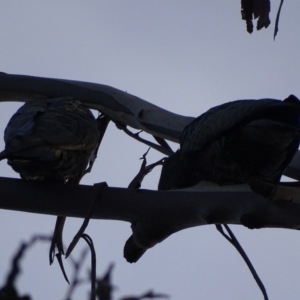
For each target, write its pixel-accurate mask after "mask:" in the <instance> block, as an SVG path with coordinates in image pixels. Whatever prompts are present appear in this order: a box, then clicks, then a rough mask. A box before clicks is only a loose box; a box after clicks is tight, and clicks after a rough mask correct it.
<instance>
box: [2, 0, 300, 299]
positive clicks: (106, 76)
mask: <svg viewBox="0 0 300 300" xmlns="http://www.w3.org/2000/svg"><path fill="white" fill-rule="evenodd" d="M271 2H272V3H271V4H272V12H271V21H272V24H271V25H270V28H269V29H267V30H262V31H260V32H256V31H255V32H254V33H253V34H252V35H249V34H248V33H247V32H246V25H245V24H244V22H243V21H242V20H241V17H240V1H227V2H226V3H225V2H224V1H221V0H216V1H200V0H197V1H196V0H189V1H183V0H180V1H179V0H163V1H162V0H160V1H158V0H143V1H136V0H135V1H133V0H123V1H114V0H109V1H108V0H107V1H101V0H98V1H88V2H87V1H51V2H50V1H49V2H46V1H37V0H36V1H33V0H28V1H14V0H10V1H5V2H4V1H3V2H1V4H0V41H1V48H0V71H3V72H7V73H12V74H26V75H35V76H44V77H56V78H66V79H74V80H82V81H90V82H96V83H102V84H107V85H110V86H113V87H116V88H119V89H121V90H126V91H127V92H129V93H131V94H134V95H137V96H139V97H141V98H143V99H145V100H147V101H150V102H152V103H154V104H156V105H158V106H161V107H163V108H166V109H168V110H171V111H173V112H176V113H179V114H184V115H190V116H197V115H199V114H201V113H202V112H204V111H205V110H207V109H208V108H210V107H212V106H215V105H217V104H221V103H224V102H227V101H231V100H236V99H246V98H264V97H269V98H277V99H282V98H285V97H286V96H288V95H289V94H291V93H294V94H295V95H297V96H298V97H299V96H300V87H299V69H300V68H299V67H300V60H299V46H300V36H299V33H298V31H299V30H298V29H299V28H300V26H299V25H300V21H299V17H298V14H299V11H300V2H299V1H296V0H290V1H286V2H285V3H284V6H283V10H282V14H281V20H280V31H279V34H278V37H277V39H276V42H274V41H273V28H274V21H275V15H276V11H277V8H278V5H279V0H276V1H271ZM18 106H19V104H16V103H14V104H11V103H9V104H3V103H1V111H0V117H1V118H0V126H1V127H0V128H2V130H4V128H5V126H6V123H7V121H8V120H9V118H10V116H11V115H12V114H13V113H14V111H15V110H16V109H17V107H18ZM0 142H1V143H0V148H3V141H2V139H1V141H0ZM146 150H147V147H146V146H144V145H142V144H139V143H138V142H136V141H134V140H132V139H130V138H129V137H127V136H125V135H124V134H123V133H121V132H120V131H118V130H117V129H116V128H115V126H114V125H112V124H111V125H110V126H109V130H108V132H107V134H106V136H105V139H104V142H103V145H102V146H101V149H100V151H99V156H98V160H97V163H96V165H95V167H94V170H93V172H92V174H90V175H88V176H86V178H85V179H84V181H83V183H85V184H93V183H95V182H101V181H106V182H107V183H108V184H109V185H110V186H119V187H125V186H127V185H128V183H129V182H130V180H131V179H132V178H133V176H134V175H135V174H136V172H137V171H138V169H139V166H140V160H139V158H140V157H141V155H142V154H143V153H144V152H145V151H146ZM161 157H162V155H161V154H159V153H156V152H155V151H154V150H151V151H150V154H149V156H148V160H149V162H153V161H155V160H157V159H159V158H161ZM0 176H7V177H18V176H17V174H15V173H14V172H13V171H12V170H11V169H10V168H9V167H8V166H7V165H6V162H5V161H3V162H1V163H0ZM158 177H159V169H157V170H155V171H154V172H153V174H150V176H149V177H147V178H146V180H145V182H144V185H143V188H148V189H155V188H156V186H157V182H158ZM37 196H38V195H37ZM41 201H42V199H41ZM0 218H1V226H0V236H1V238H2V241H1V245H0V249H1V255H0V283H2V282H3V279H4V276H5V275H6V272H7V270H8V267H9V266H8V262H9V260H10V258H11V256H12V254H13V253H14V251H15V250H16V247H17V246H18V245H19V243H20V242H21V241H22V240H24V239H25V240H28V239H29V237H30V236H31V235H32V234H35V233H44V234H50V233H52V231H53V226H54V222H55V218H54V217H50V216H43V215H34V214H27V213H19V212H10V211H0ZM80 224H81V220H78V219H70V218H69V219H68V220H67V223H66V227H65V241H66V243H69V241H70V240H71V239H72V237H73V235H74V233H75V232H76V231H77V229H78V227H79V226H80ZM232 229H233V230H234V232H235V233H236V235H237V237H238V239H239V240H240V242H241V244H242V245H243V246H244V248H245V250H246V252H247V253H248V255H249V257H250V258H251V260H252V262H253V264H254V266H255V267H256V269H257V271H258V273H259V275H260V276H261V279H262V280H263V282H264V284H265V287H266V289H267V291H268V293H269V297H270V299H272V300H281V299H290V300H293V299H295V300H296V299H299V294H300V284H299V281H300V279H299V274H298V273H299V272H298V270H299V266H300V257H299V249H300V234H299V232H296V231H291V230H279V229H272V230H271V229H264V230H254V231H251V230H248V229H246V228H243V227H241V226H232ZM87 233H89V234H90V235H91V236H92V238H93V240H94V243H95V247H96V251H97V255H98V274H102V273H103V272H104V270H105V269H106V267H107V266H108V264H109V263H110V262H112V261H114V262H115V263H116V268H115V270H114V273H113V279H114V282H115V284H116V285H117V286H118V289H117V291H116V296H120V295H125V294H131V293H137V294H138V293H141V292H144V291H146V290H147V289H149V288H154V289H155V290H156V291H158V292H164V293H167V294H170V295H171V296H172V298H171V299H173V300H186V299H191V300H193V299H230V300H235V299H236V300H237V299H245V300H252V299H262V295H261V294H260V291H259V289H258V287H257V286H256V285H255V282H254V280H253V278H252V277H251V274H250V272H249V271H248V269H247V268H246V266H245V264H244V262H243V261H242V260H241V258H240V256H239V255H238V254H237V252H236V251H235V249H234V248H233V247H232V246H231V245H229V244H228V242H226V241H225V239H224V238H223V237H221V235H220V234H219V233H217V231H216V230H215V228H214V226H205V227H204V226H203V227H197V228H193V229H188V230H185V231H182V232H179V233H176V234H175V235H173V236H171V237H170V238H168V239H167V240H166V241H164V242H163V243H161V244H159V245H157V246H156V247H155V248H153V249H151V250H150V251H148V252H147V253H146V255H145V256H144V257H143V258H142V259H141V260H140V261H139V262H138V263H137V264H134V265H131V264H128V263H127V262H126V261H125V260H124V259H123V255H122V251H123V245H124V243H125V241H126V239H127V238H128V237H129V235H130V233H131V231H130V226H129V224H127V223H123V222H116V221H92V222H91V223H90V225H89V228H88V230H87ZM83 245H84V244H83V243H81V244H80V245H79V246H78V247H77V248H76V249H75V251H74V254H75V255H78V254H79V253H80V251H81V249H82V247H83ZM48 249H49V246H48V245H39V246H37V247H35V248H34V249H33V250H32V251H30V252H29V253H28V255H27V256H26V260H25V261H24V272H23V275H22V277H21V278H20V280H19V284H18V287H19V289H20V290H21V291H22V292H23V293H30V294H31V295H32V297H33V299H35V300H38V299H43V300H50V299H51V300H53V299H63V297H64V292H65V290H66V288H67V285H66V283H65V282H64V280H63V278H62V275H61V273H60V270H59V267H58V266H57V264H55V265H54V266H51V267H49V264H48ZM67 266H68V264H67ZM87 267H88V265H87ZM88 288H89V286H83V287H82V288H80V289H79V290H78V292H77V293H76V294H75V297H74V299H75V300H77V299H86V294H87V291H88Z"/></svg>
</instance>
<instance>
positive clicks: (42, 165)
mask: <svg viewBox="0 0 300 300" xmlns="http://www.w3.org/2000/svg"><path fill="white" fill-rule="evenodd" d="M299 114H300V102H299V100H298V99H297V98H296V97H295V96H292V95H291V96H289V97H288V98H287V99H285V100H284V101H279V100H270V99H262V100H240V101H234V102H229V103H225V104H223V105H220V106H217V107H214V108H212V109H210V110H208V111H207V112H206V113H204V114H202V115H201V116H199V117H198V118H196V119H195V120H194V121H193V122H191V123H190V124H189V125H188V126H186V128H185V129H184V130H183V132H182V134H181V138H180V149H179V150H178V151H177V152H176V153H175V154H173V155H171V156H170V157H169V158H167V159H166V160H165V162H164V165H163V168H162V172H161V177H160V181H159V186H158V188H159V190H170V189H182V188H187V187H191V186H193V185H196V184H197V183H198V182H200V181H211V182H214V183H217V184H219V185H227V184H239V183H249V182H251V181H253V180H256V181H261V182H266V183H275V184H276V183H278V182H279V181H280V178H281V175H282V174H283V172H284V170H285V168H286V167H287V165H288V164H289V163H290V161H291V160H292V158H293V156H294V154H295V152H296V151H297V149H298V146H299ZM100 135H101V134H100V133H99V130H98V127H97V122H96V120H95V118H94V117H93V115H92V113H91V112H90V110H89V109H87V108H86V107H85V106H83V105H82V104H81V103H80V102H79V101H76V100H74V99H72V98H61V99H52V100H51V99H50V100H49V99H40V100H34V101H30V102H28V103H26V104H25V105H24V106H22V107H21V108H20V109H19V110H18V111H17V112H16V113H15V115H14V116H13V117H12V118H11V120H10V121H9V123H8V125H7V128H6V129H5V133H4V139H5V144H6V146H5V150H4V151H3V152H1V153H0V159H3V158H7V159H8V164H9V165H10V166H11V167H12V168H13V169H14V170H15V171H16V172H18V173H19V174H20V175H21V177H22V178H23V179H29V180H31V179H33V180H43V181H52V182H61V183H66V184H69V183H71V184H72V183H73V184H74V183H79V181H80V179H81V178H82V176H83V175H84V174H85V172H86V169H87V168H88V165H89V164H92V163H93V161H94V159H95V156H96V151H97V148H98V146H99V139H100ZM64 220H65V218H64V217H58V219H57V224H56V228H55V232H54V238H53V243H52V246H51V252H50V254H51V256H50V261H53V254H54V248H55V246H57V248H58V251H59V252H60V253H63V247H62V240H61V232H62V227H63V224H64ZM145 234H146V233H145ZM146 250H147V249H144V248H142V247H140V246H139V245H137V244H136V243H135V240H134V238H133V236H131V237H130V238H129V240H128V241H127V242H126V245H125V248H124V256H125V258H126V259H127V260H128V261H129V262H136V261H137V260H138V259H139V258H140V257H141V256H142V255H143V253H144V252H145V251H146Z"/></svg>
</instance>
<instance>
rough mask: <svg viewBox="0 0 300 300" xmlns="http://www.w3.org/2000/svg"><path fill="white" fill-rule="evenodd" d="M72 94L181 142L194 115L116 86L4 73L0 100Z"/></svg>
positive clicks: (119, 119) (115, 117) (0, 79)
mask: <svg viewBox="0 0 300 300" xmlns="http://www.w3.org/2000/svg"><path fill="white" fill-rule="evenodd" d="M63 96H71V97H74V98H76V99H78V100H80V101H81V102H83V103H84V104H85V105H86V106H88V107H89V108H91V109H96V110H98V111H100V112H102V113H104V114H105V115H107V116H108V117H109V118H110V119H112V120H113V121H114V122H117V123H121V124H125V125H129V126H131V127H133V128H136V129H140V130H143V131H145V132H148V133H150V134H153V135H155V136H159V137H161V138H165V139H168V140H171V141H174V142H178V140H179V136H180V133H181V131H182V129H183V128H184V127H185V126H186V125H187V124H189V123H190V122H191V121H192V120H193V119H194V118H192V117H185V116H181V115H177V114H174V113H172V112H169V111H167V110H165V109H162V108H160V107H158V106H156V105H153V104H151V103H149V102H147V101H145V100H143V99H141V98H138V97H136V96H133V95H131V94H129V93H126V92H123V91H121V90H118V89H116V88H113V87H110V86H107V85H103V84H96V83H90V82H82V81H75V80H65V79H51V78H43V77H34V76H25V75H9V74H5V73H0V101H22V102H23V101H24V102H26V101H30V100H32V99H37V98H45V97H46V98H50V97H51V98H54V97H63Z"/></svg>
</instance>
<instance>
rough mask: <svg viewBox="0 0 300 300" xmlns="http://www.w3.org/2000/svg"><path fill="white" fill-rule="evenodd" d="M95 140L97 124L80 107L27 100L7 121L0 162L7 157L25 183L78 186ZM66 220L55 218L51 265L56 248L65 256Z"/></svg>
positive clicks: (71, 102) (67, 102)
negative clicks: (26, 181)
mask: <svg viewBox="0 0 300 300" xmlns="http://www.w3.org/2000/svg"><path fill="white" fill-rule="evenodd" d="M99 136H100V133H99V130H98V124H97V121H96V119H95V118H94V116H93V114H92V112H91V111H90V110H89V109H88V108H87V107H85V106H84V105H83V104H82V103H81V102H79V101H77V100H74V99H73V98H70V97H64V98H58V99H38V100H32V101H29V102H27V103H26V104H24V105H23V106H22V107H21V108H20V109H19V110H18V111H17V112H16V113H15V114H14V115H13V116H12V118H11V119H10V121H9V123H8V125H7V127H6V129H5V132H4V140H5V150H4V151H2V152H1V153H0V159H4V158H7V161H8V164H9V165H10V166H11V167H12V168H13V169H14V171H16V172H17V173H19V174H20V176H21V178H23V179H26V180H39V181H46V182H60V183H63V184H78V183H79V181H80V180H81V178H82V177H83V176H84V174H85V173H86V171H87V168H88V166H89V165H91V164H93V162H94V159H95V157H96V152H97V148H98V146H99ZM39 196H40V195H39ZM41 201H42V199H41ZM65 219H66V218H65V217H58V218H57V222H56V226H55V230H54V236H53V242H52V245H51V249H50V263H52V262H53V259H54V254H55V248H56V247H57V249H58V252H59V253H61V254H63V253H64V249H63V243H62V230H63V226H64V222H65Z"/></svg>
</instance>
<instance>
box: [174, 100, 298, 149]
mask: <svg viewBox="0 0 300 300" xmlns="http://www.w3.org/2000/svg"><path fill="white" fill-rule="evenodd" d="M286 100H288V101H281V100H273V99H260V100H237V101H232V102H228V103H225V104H222V105H219V106H216V107H213V108H211V109H210V110H208V111H207V112H205V113H204V114H202V115H200V116H199V117H198V118H196V119H195V120H193V121H192V122H191V123H190V124H189V125H187V126H186V127H185V128H184V130H183V132H182V134H181V136H180V147H181V151H183V152H189V151H192V152H194V151H199V150H201V149H202V147H203V146H205V145H207V144H209V143H211V142H212V141H214V140H216V139H217V138H219V137H220V136H222V135H223V134H225V133H227V132H228V131H230V130H233V129H234V128H236V126H242V125H243V124H246V123H247V122H250V121H252V120H255V119H259V118H270V119H275V120H277V119H280V118H281V119H282V120H283V121H285V122H287V123H288V122H289V119H291V118H289V116H288V115H287V114H295V113H296V114H297V115H299V110H300V104H299V103H300V102H299V101H298V99H297V98H296V97H295V96H290V97H289V98H287V99H286ZM295 108H296V110H295ZM286 113H287V114H286ZM294 119H297V120H298V118H294ZM292 121H293V120H291V121H290V122H292ZM291 125H292V124H291ZM294 125H295V126H296V125H297V126H298V124H294Z"/></svg>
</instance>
